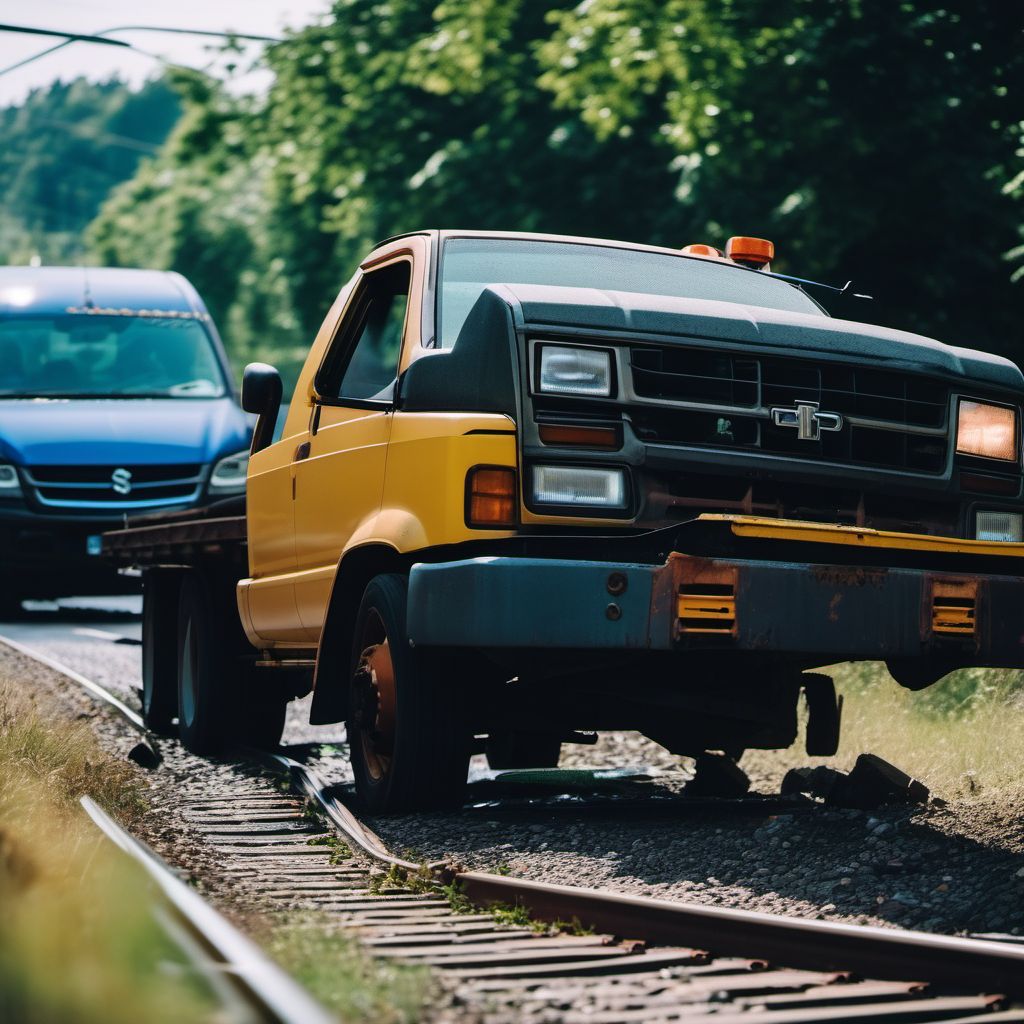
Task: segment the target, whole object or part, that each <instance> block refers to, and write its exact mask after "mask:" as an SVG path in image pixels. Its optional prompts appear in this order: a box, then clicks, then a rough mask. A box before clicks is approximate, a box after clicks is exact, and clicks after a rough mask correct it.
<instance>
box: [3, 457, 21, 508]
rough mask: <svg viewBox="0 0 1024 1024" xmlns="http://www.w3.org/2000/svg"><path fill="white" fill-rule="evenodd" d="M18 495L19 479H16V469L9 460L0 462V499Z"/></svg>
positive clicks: (19, 489)
mask: <svg viewBox="0 0 1024 1024" xmlns="http://www.w3.org/2000/svg"><path fill="white" fill-rule="evenodd" d="M20 497H21V480H20V479H18V471H17V470H16V469H15V468H14V466H12V465H11V464H10V463H9V462H0V501H2V500H3V499H4V498H20Z"/></svg>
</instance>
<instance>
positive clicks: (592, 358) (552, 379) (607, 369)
mask: <svg viewBox="0 0 1024 1024" xmlns="http://www.w3.org/2000/svg"><path fill="white" fill-rule="evenodd" d="M539 348H540V368H539V372H538V375H537V388H538V390H539V391H541V392H543V393H544V394H546V395H587V396H591V397H595V398H610V397H611V394H612V354H611V352H609V351H608V350H607V349H600V348H570V347H569V346H568V345H541V346H539Z"/></svg>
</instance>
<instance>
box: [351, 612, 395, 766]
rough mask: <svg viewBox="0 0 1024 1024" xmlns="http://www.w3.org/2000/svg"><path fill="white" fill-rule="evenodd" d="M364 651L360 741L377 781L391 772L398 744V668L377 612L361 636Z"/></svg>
mask: <svg viewBox="0 0 1024 1024" xmlns="http://www.w3.org/2000/svg"><path fill="white" fill-rule="evenodd" d="M360 643H361V650H362V653H361V654H360V655H359V664H358V666H357V667H356V671H355V676H354V678H353V687H354V690H355V693H354V694H353V697H354V701H355V706H356V721H357V725H358V732H359V736H358V740H357V742H359V743H360V744H361V747H362V751H363V761H364V763H365V765H366V769H367V772H368V773H369V775H370V778H372V779H373V780H374V781H375V782H378V781H380V780H381V779H383V778H384V777H385V776H386V775H387V774H388V773H389V772H390V771H391V762H392V759H393V757H394V746H395V717H396V716H395V712H396V704H397V699H396V691H395V667H394V663H393V662H392V660H391V646H390V644H389V642H388V636H387V631H386V630H385V628H384V623H383V621H382V620H381V617H380V615H379V614H378V613H377V612H376V611H373V612H372V613H371V614H370V616H369V617H368V619H367V622H366V626H365V627H364V629H363V635H362V637H361V638H360Z"/></svg>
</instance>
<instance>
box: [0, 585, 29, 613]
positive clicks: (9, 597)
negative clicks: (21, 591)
mask: <svg viewBox="0 0 1024 1024" xmlns="http://www.w3.org/2000/svg"><path fill="white" fill-rule="evenodd" d="M23 611H24V609H23V608H22V607H21V598H20V597H18V595H17V594H12V593H11V592H10V591H9V590H0V619H4V620H13V619H20V618H21V616H22V613H23Z"/></svg>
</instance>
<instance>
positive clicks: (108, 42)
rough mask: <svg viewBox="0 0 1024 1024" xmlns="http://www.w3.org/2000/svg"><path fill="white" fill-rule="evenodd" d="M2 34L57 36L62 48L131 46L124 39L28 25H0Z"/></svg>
mask: <svg viewBox="0 0 1024 1024" xmlns="http://www.w3.org/2000/svg"><path fill="white" fill-rule="evenodd" d="M0 32H18V33H20V34H21V35H27V36H56V37H57V38H58V39H63V40H64V42H63V43H61V44H60V45H61V46H67V45H68V43H101V44H102V45H103V46H129V47H130V46H131V43H126V42H124V40H122V39H104V38H103V37H102V35H84V34H82V33H80V32H58V31H56V30H55V29H52V28H30V27H29V26H28V25H4V24H0Z"/></svg>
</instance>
